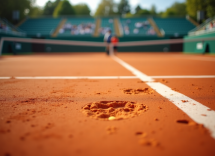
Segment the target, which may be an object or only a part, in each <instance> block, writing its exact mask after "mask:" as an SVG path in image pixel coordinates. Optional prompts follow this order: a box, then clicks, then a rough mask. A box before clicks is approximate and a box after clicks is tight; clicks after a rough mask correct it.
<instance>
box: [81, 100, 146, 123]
mask: <svg viewBox="0 0 215 156" xmlns="http://www.w3.org/2000/svg"><path fill="white" fill-rule="evenodd" d="M147 110H148V106H146V105H144V104H139V103H136V102H130V101H98V102H92V103H89V104H87V105H85V106H84V107H82V110H81V111H82V112H83V113H84V114H85V115H87V116H89V117H92V118H95V119H99V120H109V121H111V120H121V119H128V118H133V117H135V116H138V115H140V114H141V113H143V112H145V111H147Z"/></svg>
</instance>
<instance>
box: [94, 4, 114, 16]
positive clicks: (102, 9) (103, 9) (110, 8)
mask: <svg viewBox="0 0 215 156" xmlns="http://www.w3.org/2000/svg"><path fill="white" fill-rule="evenodd" d="M115 7H116V4H115V3H114V1H113V0H101V3H100V4H99V6H98V8H97V10H96V12H95V16H110V15H116V14H117V12H116V11H114V10H115Z"/></svg>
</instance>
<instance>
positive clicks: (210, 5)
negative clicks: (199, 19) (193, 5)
mask: <svg viewBox="0 0 215 156" xmlns="http://www.w3.org/2000/svg"><path fill="white" fill-rule="evenodd" d="M206 5H207V9H206V12H207V16H208V17H214V16H215V0H207V1H206Z"/></svg>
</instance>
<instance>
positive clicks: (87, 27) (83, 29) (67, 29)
mask: <svg viewBox="0 0 215 156" xmlns="http://www.w3.org/2000/svg"><path fill="white" fill-rule="evenodd" d="M66 20H67V21H66V23H65V25H64V26H63V28H61V29H60V32H59V34H58V36H77V35H81V36H83V35H84V36H86V35H88V36H89V35H90V36H92V35H93V33H94V30H95V19H94V18H67V19H66Z"/></svg>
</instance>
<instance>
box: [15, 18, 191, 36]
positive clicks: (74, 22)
mask: <svg viewBox="0 0 215 156" xmlns="http://www.w3.org/2000/svg"><path fill="white" fill-rule="evenodd" d="M117 19H118V21H119V22H118V23H117V25H116V23H115V20H114V18H111V17H109V18H108V17H105V18H104V17H103V18H99V20H100V21H101V22H100V24H99V26H98V27H97V28H95V25H96V20H97V19H95V18H91V17H86V18H84V17H80V18H79V17H75V18H74V17H73V18H66V19H65V20H66V23H64V24H63V25H62V26H60V23H62V22H61V21H62V20H63V18H28V19H27V20H26V21H25V22H24V23H23V24H22V25H21V26H20V27H19V28H20V29H22V30H24V31H26V33H27V35H28V36H30V37H31V36H44V37H47V36H49V37H53V36H52V33H53V32H54V31H55V32H57V33H56V36H57V37H70V36H93V35H94V34H95V32H98V35H96V36H97V37H98V36H100V37H101V36H103V35H104V34H105V32H106V31H107V30H109V29H111V30H112V33H113V34H115V32H116V30H115V27H116V26H119V28H121V30H120V32H123V33H122V35H120V36H125V37H126V36H127V37H129V36H146V37H147V36H157V34H156V32H155V30H154V29H155V28H154V26H152V25H150V23H149V21H148V19H147V18H146V17H138V18H117ZM151 19H153V20H154V23H155V24H156V28H158V29H160V30H163V31H162V32H164V36H174V37H177V36H184V35H187V33H188V32H189V31H190V30H192V29H193V28H195V26H194V25H193V24H192V23H191V22H190V21H188V20H187V19H186V18H151ZM69 27H70V28H69ZM73 27H74V30H73V29H71V28H73ZM58 28H59V32H58V31H57V30H58ZM60 28H61V29H60ZM68 28H69V29H68ZM85 28H86V29H85ZM117 28H118V27H117Z"/></svg>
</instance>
